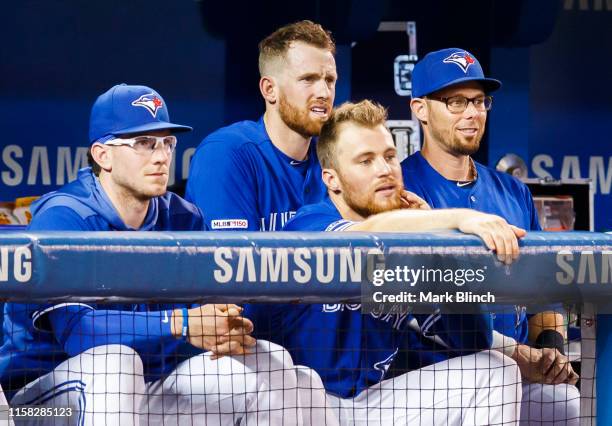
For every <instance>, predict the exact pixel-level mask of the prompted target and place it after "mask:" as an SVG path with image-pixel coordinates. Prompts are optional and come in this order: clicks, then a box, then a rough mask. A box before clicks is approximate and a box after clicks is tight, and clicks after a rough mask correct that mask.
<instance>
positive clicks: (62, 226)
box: [0, 84, 299, 426]
mask: <svg viewBox="0 0 612 426" xmlns="http://www.w3.org/2000/svg"><path fill="white" fill-rule="evenodd" d="M189 130H191V128H190V127H187V126H182V125H178V124H173V123H171V122H170V118H169V115H168V110H167V107H166V104H165V103H164V100H163V99H162V97H161V96H160V95H159V94H158V93H157V92H155V91H154V90H152V89H151V88H149V87H145V86H128V85H125V84H122V85H117V86H114V87H113V88H111V89H110V90H108V91H107V92H105V93H104V94H102V95H101V96H100V97H98V99H97V100H96V102H95V103H94V106H93V108H92V111H91V117H90V128H89V139H90V143H91V144H92V145H91V150H90V157H91V158H90V161H91V163H92V168H85V169H82V170H80V171H79V174H78V177H77V179H76V180H75V181H74V182H71V183H69V184H68V185H65V186H64V187H62V188H60V189H59V190H58V191H54V192H52V193H49V194H47V195H45V196H43V197H42V198H41V199H40V200H39V201H38V202H37V203H36V204H35V205H33V207H32V213H33V219H32V223H31V224H30V226H29V230H31V231H201V230H204V228H205V227H204V222H203V218H202V214H201V212H200V210H199V209H198V208H197V207H196V206H194V205H193V204H191V203H188V202H187V201H185V200H183V199H182V198H180V197H179V196H177V195H176V194H173V193H171V192H167V191H166V186H167V183H168V172H169V169H170V163H171V161H172V153H173V151H174V148H175V147H176V142H177V139H176V136H175V133H178V132H185V131H189ZM106 266H107V267H109V268H112V265H106ZM134 267H135V268H138V267H139V266H138V265H134ZM117 280H118V283H121V271H120V270H118V271H117ZM122 284H123V285H129V283H125V282H123V283H122ZM241 311H242V309H241V308H239V307H238V306H236V305H212V304H209V305H203V306H199V305H185V304H183V305H172V304H166V305H162V304H155V305H146V304H131V305H128V304H112V305H96V304H90V303H61V304H46V305H35V304H20V303H9V304H6V305H5V319H4V330H5V333H4V344H3V345H2V348H1V349H0V379H1V381H2V385H3V386H4V388H5V390H6V391H7V393H8V395H9V399H10V403H11V405H12V406H13V407H23V406H41V407H49V408H56V409H62V410H63V411H61V413H62V417H70V420H66V419H64V420H61V422H62V424H79V425H102V424H108V425H121V426H123V425H139V424H164V423H165V424H181V423H182V422H184V421H186V424H223V425H225V424H230V425H234V424H237V423H239V422H240V421H248V420H251V422H252V423H257V422H258V421H259V422H261V423H262V424H274V425H280V424H283V419H286V418H291V419H296V424H297V423H298V420H297V419H298V418H299V413H298V411H297V397H296V395H295V392H284V391H283V390H284V389H292V390H295V388H296V384H297V376H296V373H295V372H294V369H293V368H292V367H293V365H292V364H291V358H290V356H289V354H288V353H287V352H286V351H284V350H283V349H282V348H281V347H279V346H277V345H274V344H271V343H269V342H265V341H259V342H257V343H255V339H253V338H252V337H251V336H250V333H251V332H252V330H253V324H252V323H251V321H249V320H248V319H246V318H244V317H242V316H241ZM224 355H236V356H224ZM238 355H244V356H238ZM271 372H274V374H272V373H271ZM261 389H264V390H265V392H261V391H260V390H261ZM275 391H276V392H275ZM258 407H260V408H262V407H266V408H268V411H263V410H262V409H260V410H258ZM21 420H22V421H23V423H20V424H45V423H46V421H45V420H44V419H43V422H42V423H40V422H39V420H40V419H37V418H36V417H32V418H31V419H21ZM55 420H57V419H55ZM55 420H54V418H53V417H49V421H48V423H49V424H55V423H54V421H55ZM65 420H66V421H65ZM64 421H65V423H64Z"/></svg>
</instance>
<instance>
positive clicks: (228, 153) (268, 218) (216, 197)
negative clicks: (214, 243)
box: [186, 117, 325, 231]
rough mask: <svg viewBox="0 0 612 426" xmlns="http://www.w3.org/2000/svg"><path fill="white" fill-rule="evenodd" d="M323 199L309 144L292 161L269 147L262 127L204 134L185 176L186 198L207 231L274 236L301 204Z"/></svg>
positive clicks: (261, 123)
mask: <svg viewBox="0 0 612 426" xmlns="http://www.w3.org/2000/svg"><path fill="white" fill-rule="evenodd" d="M324 194H325V188H324V185H323V182H322V180H321V166H320V165H319V161H318V160H317V156H316V150H315V144H314V142H311V144H310V149H309V151H308V158H307V159H306V160H304V161H296V160H294V159H292V158H289V157H288V156H286V155H285V154H283V153H282V152H281V151H280V150H279V149H278V148H276V147H275V146H274V144H273V143H272V141H271V140H270V137H269V136H268V133H267V132H266V128H265V125H264V121H263V117H262V118H261V119H260V120H259V121H257V122H253V121H241V122H238V123H234V124H232V125H231V126H228V127H224V128H221V129H219V130H217V131H215V132H214V133H212V134H210V135H209V136H208V137H206V139H204V140H203V141H202V143H201V144H200V146H198V148H197V150H196V152H195V154H194V156H193V159H192V161H191V167H190V170H189V179H188V181H187V190H186V198H187V199H188V200H189V201H192V202H193V203H195V204H196V205H197V206H198V207H200V209H201V210H202V211H203V212H204V219H205V221H206V224H207V225H208V227H209V228H210V229H212V230H244V231H246V230H250V231H275V230H280V229H282V227H283V226H284V224H285V223H286V222H287V221H288V220H289V219H290V218H291V217H292V216H293V215H294V214H295V212H296V211H297V209H298V208H300V207H301V206H302V205H303V204H306V203H312V202H316V201H319V200H321V199H322V198H323V195H324Z"/></svg>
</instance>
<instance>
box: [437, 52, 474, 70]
mask: <svg viewBox="0 0 612 426" xmlns="http://www.w3.org/2000/svg"><path fill="white" fill-rule="evenodd" d="M442 62H444V63H445V64H455V65H457V66H458V67H459V68H461V70H462V71H463V72H464V73H467V70H468V68H469V67H470V65H472V64H473V63H474V62H475V59H474V58H472V57H471V56H470V54H469V53H467V52H455V53H453V54H452V55H450V56H448V57H446V58H444V60H443V61H442Z"/></svg>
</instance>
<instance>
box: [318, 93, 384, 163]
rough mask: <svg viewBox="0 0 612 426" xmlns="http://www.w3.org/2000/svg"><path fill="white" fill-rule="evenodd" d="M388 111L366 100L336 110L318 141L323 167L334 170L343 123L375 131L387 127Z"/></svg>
mask: <svg viewBox="0 0 612 426" xmlns="http://www.w3.org/2000/svg"><path fill="white" fill-rule="evenodd" d="M386 121H387V109H386V108H385V107H383V106H382V105H380V104H379V103H377V102H372V101H370V100H368V99H365V100H363V101H361V102H358V103H356V104H355V103H351V102H345V103H343V104H342V105H340V106H339V107H338V108H337V109H335V110H334V111H333V112H332V114H331V116H330V117H329V119H328V120H327V121H326V122H325V123H324V124H323V127H322V128H321V134H320V135H319V140H318V141H317V156H318V157H319V162H320V163H321V167H322V168H324V169H328V168H334V166H335V164H336V162H335V159H336V157H335V156H336V152H335V145H336V142H337V140H338V134H339V132H340V126H341V125H342V124H343V123H354V124H356V125H358V126H362V127H366V128H369V129H373V128H374V127H377V126H379V125H381V124H382V125H383V126H386V124H385V123H386Z"/></svg>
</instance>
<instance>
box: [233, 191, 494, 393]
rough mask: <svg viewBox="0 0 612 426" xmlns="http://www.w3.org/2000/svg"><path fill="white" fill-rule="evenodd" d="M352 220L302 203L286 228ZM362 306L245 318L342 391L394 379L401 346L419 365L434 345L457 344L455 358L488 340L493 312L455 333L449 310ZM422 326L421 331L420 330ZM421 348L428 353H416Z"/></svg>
mask: <svg viewBox="0 0 612 426" xmlns="http://www.w3.org/2000/svg"><path fill="white" fill-rule="evenodd" d="M351 224H352V222H349V221H346V220H344V219H342V217H341V216H340V213H339V212H338V210H337V209H336V207H335V206H334V204H333V203H332V202H331V200H330V199H329V198H326V199H325V200H323V201H321V202H319V203H317V204H313V205H307V206H304V207H302V208H301V209H300V210H299V211H298V213H297V214H296V216H295V217H294V218H293V219H292V220H290V221H289V222H288V223H287V225H286V226H285V228H284V230H287V231H340V230H342V229H343V228H346V227H347V226H349V225H351ZM360 308H361V306H360V305H359V304H355V305H345V304H335V305H320V304H313V305H265V304H262V305H257V304H253V305H248V306H246V308H245V316H246V317H248V318H250V319H251V320H252V321H253V322H254V324H255V333H254V334H255V336H256V337H259V338H265V339H268V340H272V341H274V342H276V343H278V344H280V345H283V346H284V347H285V348H286V349H287V350H288V351H289V352H290V353H291V355H292V357H293V361H294V363H295V364H303V365H306V366H308V367H311V368H313V369H315V370H316V371H317V372H318V373H319V375H320V376H321V378H322V380H323V383H324V385H325V388H326V390H327V391H328V392H332V393H334V394H336V395H339V396H341V397H350V396H353V395H355V394H358V393H359V392H361V391H362V390H364V389H365V388H367V387H369V386H371V385H373V384H376V383H378V382H380V381H381V380H383V379H384V378H386V377H389V371H388V369H389V366H390V365H391V363H392V362H393V360H394V358H395V357H396V355H397V354H398V352H399V351H406V350H407V351H412V352H411V356H410V357H409V363H410V365H408V366H406V367H407V368H409V369H416V368H420V367H422V366H424V365H428V364H430V363H432V362H435V361H436V360H437V359H436V358H435V355H434V352H435V350H438V351H446V347H447V346H450V347H453V348H459V349H456V350H455V351H454V352H452V353H451V356H453V355H457V354H460V353H467V352H471V351H475V350H478V349H484V348H488V347H489V346H488V345H489V344H490V339H491V321H490V317H489V316H488V315H466V316H465V318H464V322H463V326H464V330H466V331H465V332H461V333H459V332H457V333H454V332H449V331H448V330H452V328H451V327H452V324H449V323H448V322H447V316H446V315H440V314H439V313H437V312H436V313H435V314H433V315H409V314H403V315H400V314H380V315H375V314H368V315H362V314H361V312H360ZM415 326H416V328H415ZM419 327H420V330H421V332H420V333H417V331H416V330H417V329H418V328H419ZM455 328H456V326H455ZM417 348H418V349H423V348H427V349H428V350H429V352H428V353H427V354H424V353H423V352H415V349H417ZM462 348H465V349H466V350H465V351H464V350H462ZM421 355H424V356H421ZM447 355H448V353H447Z"/></svg>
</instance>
